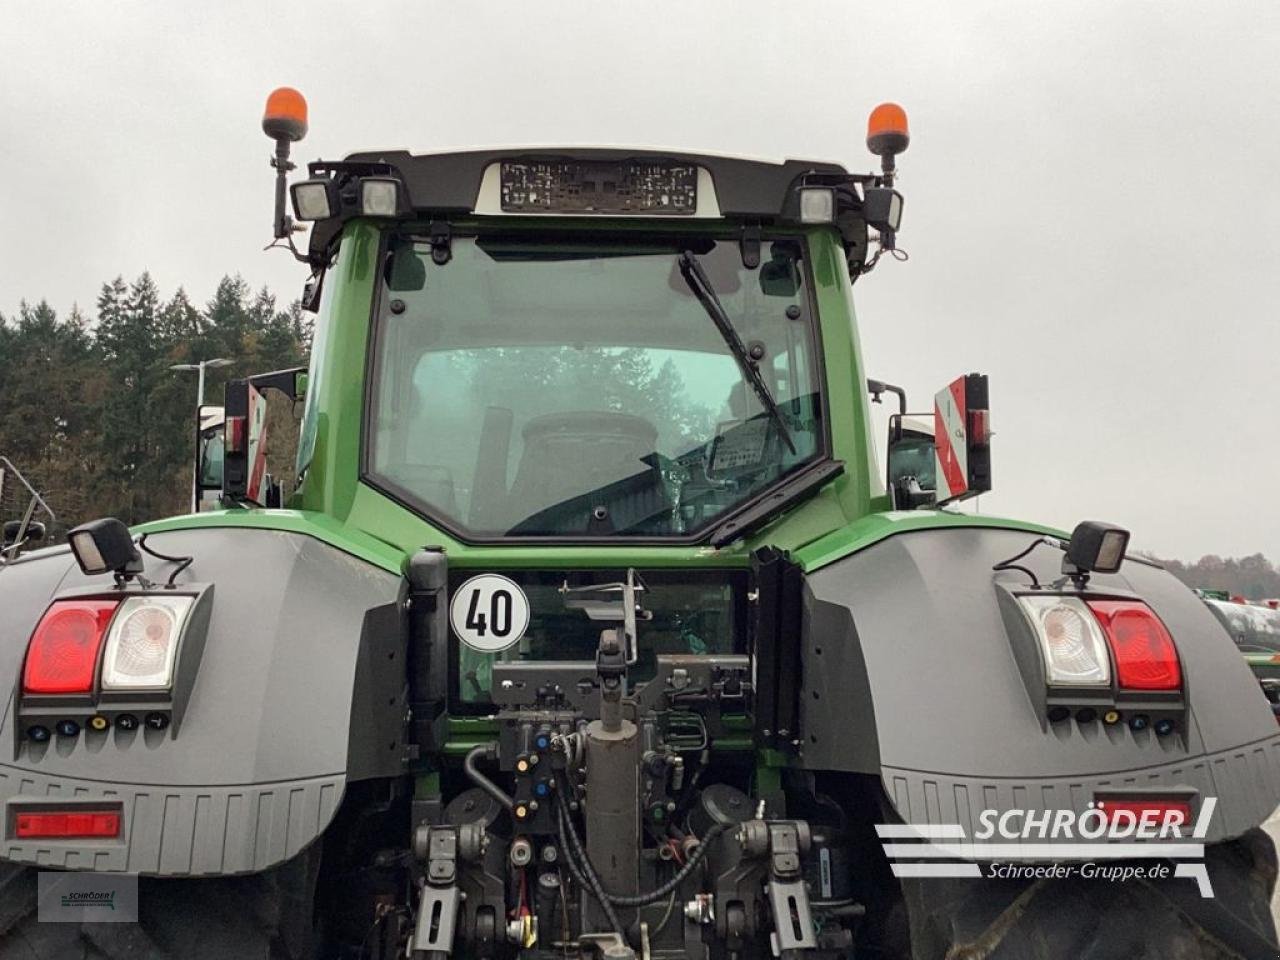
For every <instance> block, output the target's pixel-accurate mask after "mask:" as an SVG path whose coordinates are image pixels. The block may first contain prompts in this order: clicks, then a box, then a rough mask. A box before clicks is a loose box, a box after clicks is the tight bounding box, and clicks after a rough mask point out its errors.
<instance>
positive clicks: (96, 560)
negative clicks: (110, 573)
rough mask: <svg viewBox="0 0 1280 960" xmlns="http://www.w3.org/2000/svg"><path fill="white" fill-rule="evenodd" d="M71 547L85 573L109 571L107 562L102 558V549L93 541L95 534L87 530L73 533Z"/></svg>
mask: <svg viewBox="0 0 1280 960" xmlns="http://www.w3.org/2000/svg"><path fill="white" fill-rule="evenodd" d="M71 549H72V550H74V551H75V552H76V558H77V559H78V560H79V561H80V567H81V568H82V569H83V570H84V572H85V573H90V574H92V573H106V572H107V562H106V561H105V560H103V559H102V551H101V550H99V549H98V545H97V544H96V543H94V542H93V534H91V533H88V532H85V533H77V534H75V535H73V536H72V537H71Z"/></svg>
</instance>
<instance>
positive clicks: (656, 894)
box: [605, 823, 739, 907]
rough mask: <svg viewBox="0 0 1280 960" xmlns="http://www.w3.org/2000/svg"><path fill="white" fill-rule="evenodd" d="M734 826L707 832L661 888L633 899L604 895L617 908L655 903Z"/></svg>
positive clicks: (730, 824)
mask: <svg viewBox="0 0 1280 960" xmlns="http://www.w3.org/2000/svg"><path fill="white" fill-rule="evenodd" d="M736 826H739V824H736V823H717V824H716V825H715V826H714V827H712V828H711V829H710V830H708V831H707V835H706V836H705V837H703V838H702V842H701V843H699V844H698V845H697V846H696V847H695V848H694V850H693V853H691V854H689V859H688V860H687V861H686V862H685V865H684V866H683V867H681V868H680V869H679V870H677V871H676V873H675V876H673V877H672V878H671V879H670V880H668V881H667V882H666V883H664V884H662V885H661V886H659V887H656V888H655V889H653V890H650V891H649V892H648V893H638V894H636V895H635V896H634V897H628V896H618V895H616V894H612V893H606V894H605V896H607V897H608V898H609V899H610V900H611V901H612V902H613V903H614V904H615V905H616V906H619V907H643V906H646V905H648V904H650V903H657V902H658V901H659V900H661V899H662V898H663V897H665V896H667V895H668V894H669V893H671V892H672V891H674V890H676V889H678V888H679V886H680V884H682V883H684V881H685V878H686V877H688V876H689V875H690V874H691V873H693V871H694V870H695V869H696V868H697V867H698V865H699V864H700V863H702V861H703V859H705V857H706V855H707V853H708V852H709V850H710V846H711V842H712V841H713V840H715V839H716V838H717V837H719V836H720V835H721V834H722V833H727V832H728V831H729V830H730V829H732V828H733V827H736Z"/></svg>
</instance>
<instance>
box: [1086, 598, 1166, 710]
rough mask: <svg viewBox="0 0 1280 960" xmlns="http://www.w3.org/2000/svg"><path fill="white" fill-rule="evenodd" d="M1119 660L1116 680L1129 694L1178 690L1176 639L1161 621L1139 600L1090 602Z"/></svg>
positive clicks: (1117, 660)
mask: <svg viewBox="0 0 1280 960" xmlns="http://www.w3.org/2000/svg"><path fill="white" fill-rule="evenodd" d="M1088 603H1089V609H1090V610H1092V611H1093V614H1094V616H1095V617H1097V618H1098V622H1099V623H1100V624H1102V629H1103V630H1104V631H1105V632H1106V635H1107V640H1108V641H1110V643H1111V651H1112V653H1114V654H1115V658H1116V679H1117V681H1118V682H1119V685H1120V687H1121V688H1122V689H1126V690H1177V689H1179V688H1180V687H1181V686H1182V670H1181V668H1180V666H1179V664H1178V651H1177V648H1176V647H1175V646H1174V645H1173V637H1171V636H1169V631H1168V630H1166V629H1165V625H1164V624H1163V623H1161V622H1160V618H1159V617H1157V616H1156V615H1155V613H1154V612H1153V611H1152V610H1151V608H1150V607H1148V606H1147V605H1146V604H1145V603H1142V602H1140V601H1137V600H1090V601H1088Z"/></svg>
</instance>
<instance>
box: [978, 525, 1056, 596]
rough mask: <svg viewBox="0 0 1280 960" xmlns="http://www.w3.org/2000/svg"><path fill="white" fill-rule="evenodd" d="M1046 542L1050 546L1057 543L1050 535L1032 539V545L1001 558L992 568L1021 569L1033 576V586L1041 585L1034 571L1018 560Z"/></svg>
mask: <svg viewBox="0 0 1280 960" xmlns="http://www.w3.org/2000/svg"><path fill="white" fill-rule="evenodd" d="M1044 544H1047V545H1049V546H1054V545H1055V543H1054V541H1053V540H1050V539H1049V538H1048V537H1036V538H1035V539H1034V540H1032V541H1031V546H1029V547H1027V549H1025V550H1023V551H1022V552H1021V553H1015V554H1014V555H1013V556H1012V557H1010V558H1009V559H1008V560H1001V561H1000V562H999V563H997V564H993V565H992V567H991V569H992V570H1021V571H1022V572H1023V573H1025V574H1026V575H1027V576H1028V577H1030V578H1031V585H1032V586H1033V587H1039V586H1040V581H1039V579H1038V578H1037V577H1036V575H1035V574H1034V573H1033V572H1032V571H1030V570H1028V569H1027V568H1026V567H1023V566H1019V565H1018V561H1019V560H1021V559H1022V558H1023V557H1025V556H1026V555H1027V554H1029V553H1030V552H1031V551H1032V550H1034V549H1035V548H1036V547H1039V546H1041V545H1044Z"/></svg>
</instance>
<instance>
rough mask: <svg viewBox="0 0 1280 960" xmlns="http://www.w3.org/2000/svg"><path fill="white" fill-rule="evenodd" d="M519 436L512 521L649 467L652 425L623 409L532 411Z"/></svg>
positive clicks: (654, 431) (655, 432) (511, 500)
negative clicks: (539, 413)
mask: <svg viewBox="0 0 1280 960" xmlns="http://www.w3.org/2000/svg"><path fill="white" fill-rule="evenodd" d="M521 437H522V438H523V440H524V451H523V453H522V454H521V457H520V464H519V466H518V467H517V468H516V476H515V480H514V482H513V483H512V485H511V491H510V494H509V499H508V503H510V504H511V506H512V512H513V514H518V516H514V517H513V522H519V521H520V520H521V519H523V518H525V517H531V516H533V515H534V514H536V513H538V512H539V511H542V510H545V509H547V508H548V507H552V506H555V505H556V504H558V503H563V502H565V501H566V500H572V499H574V498H575V497H580V496H582V495H583V494H587V493H590V492H591V491H593V490H599V489H601V488H602V487H607V486H609V485H611V484H615V483H618V482H619V481H622V480H627V479H630V478H632V477H635V476H637V475H639V474H644V473H648V472H652V471H653V469H654V467H653V466H652V465H651V461H652V455H653V453H654V450H655V448H656V447H657V444H658V429H657V428H656V427H655V426H654V425H653V424H652V423H650V422H649V421H648V420H646V419H644V418H643V417H636V416H632V415H631V414H629V413H614V412H611V411H603V410H578V411H567V412H564V413H548V414H543V415H542V416H540V417H534V418H533V419H532V420H530V421H529V422H528V423H526V424H525V425H524V429H523V430H521ZM645 458H648V460H646V459H645ZM606 506H608V504H606Z"/></svg>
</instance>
